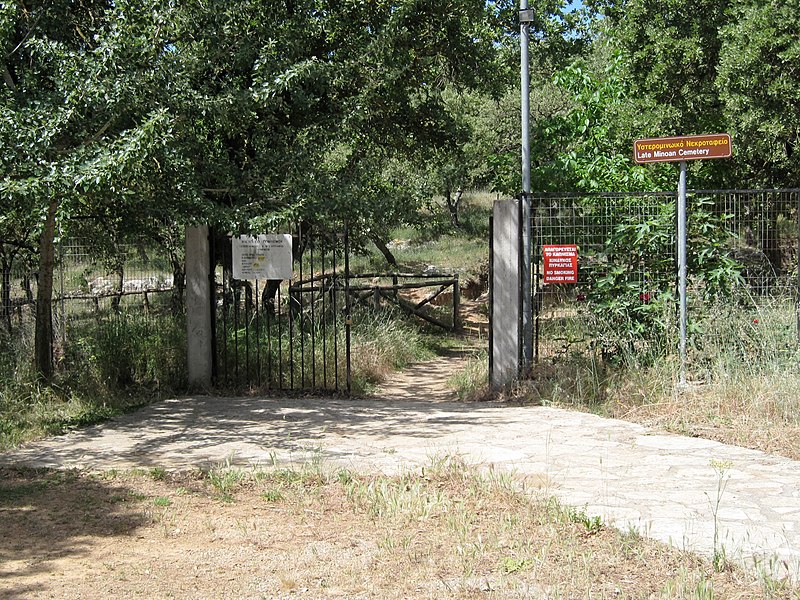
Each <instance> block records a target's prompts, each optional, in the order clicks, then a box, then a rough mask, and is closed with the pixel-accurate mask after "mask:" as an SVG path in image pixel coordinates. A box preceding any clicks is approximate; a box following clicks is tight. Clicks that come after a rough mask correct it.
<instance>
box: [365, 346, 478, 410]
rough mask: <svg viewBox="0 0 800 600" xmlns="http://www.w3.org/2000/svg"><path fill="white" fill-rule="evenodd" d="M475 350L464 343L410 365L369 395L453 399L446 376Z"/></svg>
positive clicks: (455, 398)
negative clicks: (459, 346) (433, 357)
mask: <svg viewBox="0 0 800 600" xmlns="http://www.w3.org/2000/svg"><path fill="white" fill-rule="evenodd" d="M477 351H478V349H477V348H476V347H473V346H464V347H463V348H460V349H453V350H450V351H448V352H447V353H446V354H445V355H443V356H439V357H437V358H435V359H433V360H426V361H423V362H419V363H416V364H413V365H410V366H409V367H408V368H406V369H404V370H403V371H401V372H399V373H395V374H393V375H392V377H391V380H390V381H387V382H386V383H384V384H383V385H381V386H380V387H379V388H378V389H377V390H375V392H374V393H373V394H372V397H373V398H375V399H379V400H390V401H391V400H403V401H407V402H414V401H422V402H456V401H458V395H457V394H456V391H455V390H454V389H453V387H452V385H451V383H450V382H449V380H450V378H451V377H453V375H455V374H456V373H458V372H459V371H461V370H462V369H464V367H465V366H466V364H467V360H468V359H469V358H470V357H472V356H474V355H475V353H476V352H477Z"/></svg>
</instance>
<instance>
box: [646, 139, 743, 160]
mask: <svg viewBox="0 0 800 600" xmlns="http://www.w3.org/2000/svg"><path fill="white" fill-rule="evenodd" d="M730 155H731V136H730V135H728V134H727V133H714V134H711V135H686V136H683V137H666V138H651V139H646V140H636V141H635V142H634V143H633V160H635V161H636V162H637V163H639V164H644V163H651V162H677V161H681V160H703V159H707V158H728V157H729V156H730Z"/></svg>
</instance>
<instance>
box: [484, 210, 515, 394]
mask: <svg viewBox="0 0 800 600" xmlns="http://www.w3.org/2000/svg"><path fill="white" fill-rule="evenodd" d="M519 227H520V209H519V200H498V201H495V203H494V206H493V207H492V240H493V243H492V258H491V260H492V267H493V268H492V298H491V302H492V306H491V313H490V314H491V323H490V327H491V331H492V357H491V360H492V378H491V382H490V384H491V387H492V389H495V390H497V389H501V388H503V387H505V386H507V385H509V384H510V383H512V382H513V381H514V380H515V379H517V377H518V376H519V367H520V360H521V358H522V357H521V352H520V333H521V332H520V316H521V307H520V286H521V285H522V279H521V276H522V272H521V264H520V259H521V256H520V236H519Z"/></svg>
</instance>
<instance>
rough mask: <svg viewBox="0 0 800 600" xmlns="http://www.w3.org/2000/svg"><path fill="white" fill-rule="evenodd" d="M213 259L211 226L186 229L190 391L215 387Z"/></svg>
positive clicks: (187, 334) (187, 348)
mask: <svg viewBox="0 0 800 600" xmlns="http://www.w3.org/2000/svg"><path fill="white" fill-rule="evenodd" d="M210 275H211V256H210V246H209V240H208V226H207V225H203V226H200V227H187V228H186V360H187V372H188V376H189V387H190V388H208V387H210V386H211V369H212V332H211V278H210Z"/></svg>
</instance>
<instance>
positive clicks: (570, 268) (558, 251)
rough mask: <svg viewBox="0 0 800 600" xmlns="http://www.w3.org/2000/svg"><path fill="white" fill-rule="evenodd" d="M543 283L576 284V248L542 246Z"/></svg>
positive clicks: (571, 246)
mask: <svg viewBox="0 0 800 600" xmlns="http://www.w3.org/2000/svg"><path fill="white" fill-rule="evenodd" d="M542 256H543V257H544V279H543V283H578V247H577V246H575V245H574V244H573V245H568V246H555V245H545V246H542Z"/></svg>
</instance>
